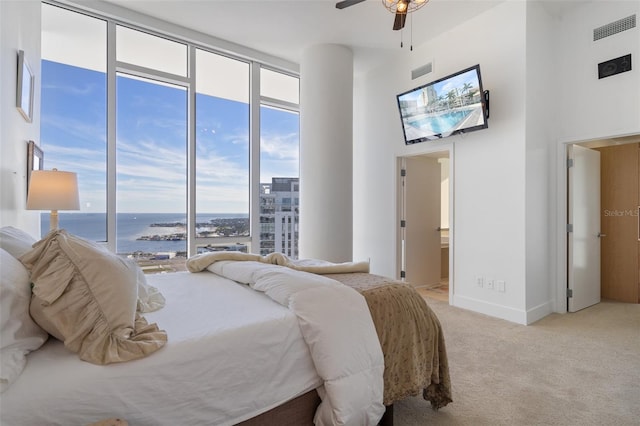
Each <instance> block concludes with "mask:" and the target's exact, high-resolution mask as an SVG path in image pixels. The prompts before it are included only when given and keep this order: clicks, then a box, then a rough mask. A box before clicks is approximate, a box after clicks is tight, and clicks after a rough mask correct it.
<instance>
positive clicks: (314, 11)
mask: <svg viewBox="0 0 640 426" xmlns="http://www.w3.org/2000/svg"><path fill="white" fill-rule="evenodd" d="M105 1H107V2H108V3H113V4H116V5H119V6H121V7H124V8H127V9H131V10H134V11H136V12H140V13H144V14H146V15H150V16H152V17H154V18H158V19H161V20H164V21H169V22H171V23H174V24H178V25H181V26H184V27H187V28H190V29H192V30H196V31H199V32H202V33H205V34H209V35H212V36H214V37H217V38H220V39H224V40H227V41H231V42H233V43H237V44H240V45H244V46H246V47H250V48H252V49H255V50H258V51H262V52H265V53H268V54H270V55H273V56H276V57H280V58H282V59H286V60H289V61H292V62H295V63H300V60H301V57H302V53H303V51H304V50H305V49H306V48H307V47H309V46H312V45H315V44H325V43H337V44H344V45H347V46H350V47H351V48H352V50H353V52H354V67H355V70H356V72H360V71H363V70H366V69H369V68H371V67H372V66H375V65H377V64H378V63H380V62H382V61H385V60H389V59H390V58H392V57H393V56H395V55H400V54H409V45H410V44H411V39H412V38H413V44H414V46H418V45H419V44H421V43H422V42H424V41H426V40H428V39H430V38H432V37H434V36H437V35H438V34H440V33H442V32H444V31H446V30H447V29H449V28H452V27H454V26H456V25H459V24H460V23H462V22H464V21H465V20H468V19H470V18H472V17H474V16H476V15H478V14H480V13H482V12H484V11H486V10H487V9H490V8H492V7H494V6H496V5H497V4H499V3H501V2H503V1H505V0H430V1H429V3H428V4H427V5H425V6H424V7H422V8H421V9H419V10H418V11H416V12H414V13H412V14H411V15H409V17H408V18H407V23H406V26H405V29H404V31H402V37H403V39H404V48H403V49H401V48H400V40H401V34H400V31H393V30H392V25H393V18H394V16H393V14H392V13H390V12H389V11H387V10H386V9H385V8H384V6H383V5H382V1H381V0H366V1H364V2H362V3H359V4H356V5H354V6H351V7H349V8H346V9H342V10H339V9H336V7H335V4H336V1H335V0H105ZM508 1H523V0H508ZM538 1H544V2H545V4H548V5H549V8H550V11H551V12H552V13H561V12H562V11H563V10H564V9H566V7H569V6H571V5H574V4H578V3H580V2H584V1H588V0H538ZM487 31H491V29H487Z"/></svg>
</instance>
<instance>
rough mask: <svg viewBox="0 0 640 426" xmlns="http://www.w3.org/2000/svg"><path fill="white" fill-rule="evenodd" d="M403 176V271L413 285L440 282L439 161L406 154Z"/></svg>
mask: <svg viewBox="0 0 640 426" xmlns="http://www.w3.org/2000/svg"><path fill="white" fill-rule="evenodd" d="M405 170H406V176H405V179H404V219H405V229H404V269H403V270H404V272H405V280H406V281H407V282H408V283H409V284H411V285H413V286H416V287H435V286H438V285H440V277H441V263H440V256H441V246H442V244H441V238H440V231H439V227H440V163H438V160H437V159H436V158H431V157H408V158H406V162H405Z"/></svg>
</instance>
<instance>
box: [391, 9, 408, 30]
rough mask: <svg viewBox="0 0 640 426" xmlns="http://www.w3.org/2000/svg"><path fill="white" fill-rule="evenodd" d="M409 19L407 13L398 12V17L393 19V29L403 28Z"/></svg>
mask: <svg viewBox="0 0 640 426" xmlns="http://www.w3.org/2000/svg"><path fill="white" fill-rule="evenodd" d="M406 21H407V14H406V13H399V12H396V18H395V19H394V20H393V29H394V30H401V29H403V28H404V23H405V22H406Z"/></svg>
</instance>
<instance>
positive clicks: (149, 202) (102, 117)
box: [40, 2, 299, 268]
mask: <svg viewBox="0 0 640 426" xmlns="http://www.w3.org/2000/svg"><path fill="white" fill-rule="evenodd" d="M251 105H256V107H252V106H251ZM41 114H42V120H41V122H42V128H41V137H42V141H41V144H40V145H41V147H42V148H43V150H44V152H45V162H44V167H45V168H46V169H50V168H53V167H55V168H58V169H59V170H66V171H75V172H77V173H78V181H79V186H80V201H81V209H80V211H79V212H61V213H60V227H62V228H67V229H68V230H69V232H72V233H75V234H77V235H80V236H82V237H85V238H88V239H92V240H94V241H100V242H104V243H105V244H106V245H107V246H108V247H109V248H110V249H111V250H114V251H115V252H117V253H119V254H122V255H127V256H131V257H135V258H137V259H138V260H139V261H140V262H141V263H142V264H145V265H147V266H148V267H149V268H152V267H153V266H152V264H153V262H152V261H154V260H156V261H160V262H163V261H166V262H167V263H170V261H171V259H180V258H182V259H184V257H186V256H187V255H189V254H191V255H192V254H195V253H197V252H202V251H206V250H242V251H251V252H256V253H259V252H263V253H264V252H265V251H264V250H262V247H265V246H269V245H270V244H271V242H270V241H271V240H270V241H269V242H267V243H263V241H262V237H263V234H262V233H261V232H260V223H259V222H260V214H259V213H257V209H259V206H260V201H258V198H259V196H258V195H257V194H259V193H260V189H258V186H259V184H260V183H263V182H269V184H271V182H272V180H273V179H275V178H278V179H281V178H286V179H288V182H289V183H290V185H289V187H288V191H285V192H287V193H286V194H282V195H281V196H280V201H278V202H279V203H280V204H282V199H284V200H285V201H286V202H287V204H288V205H287V206H285V208H284V209H281V210H283V211H287V212H289V213H288V217H286V218H284V219H283V218H280V222H281V223H282V224H285V225H286V226H285V225H283V226H284V228H283V229H279V231H278V235H279V237H278V238H279V241H280V246H279V247H280V249H277V248H276V249H277V250H278V251H282V252H285V253H286V254H289V255H293V256H295V255H296V254H297V220H298V219H297V216H298V213H299V212H298V209H297V188H298V145H299V131H298V127H299V116H298V78H297V76H295V75H293V74H290V73H288V72H287V73H285V72H281V71H279V70H274V69H268V68H264V67H263V66H262V64H259V63H255V62H252V61H250V60H247V59H245V58H234V57H233V56H231V55H229V54H228V53H225V54H221V53H218V52H216V51H215V46H211V47H206V46H204V45H197V46H196V45H194V44H192V43H190V42H186V41H182V40H176V39H174V38H172V37H168V36H165V35H163V34H160V33H157V32H152V31H150V30H148V29H145V30H143V29H139V28H135V26H134V25H131V23H127V24H123V23H120V22H117V21H115V20H113V19H111V18H105V17H101V16H95V15H93V14H90V13H87V12H85V11H82V10H75V9H74V10H69V9H67V8H63V7H61V6H60V5H58V4H55V3H53V2H51V3H49V2H45V3H43V13H42V111H41ZM294 183H295V184H294ZM280 187H283V186H282V185H280ZM252 210H256V212H254V213H253V214H252ZM291 211H294V212H295V217H294V215H293V214H291V213H290V212H291ZM42 218H43V224H42V229H43V233H44V232H46V231H47V230H48V224H47V223H46V220H48V214H43V215H42ZM280 228H282V226H281V227H280ZM266 237H268V238H270V239H271V238H272V237H273V235H269V236H266ZM283 238H285V240H286V239H288V240H286V241H284V242H283V241H282V239H283ZM294 247H295V249H294ZM271 251H273V250H271ZM156 263H157V262H156Z"/></svg>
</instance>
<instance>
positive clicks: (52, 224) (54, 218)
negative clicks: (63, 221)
mask: <svg viewBox="0 0 640 426" xmlns="http://www.w3.org/2000/svg"><path fill="white" fill-rule="evenodd" d="M56 229H58V210H51V215H50V216H49V231H54V230H56Z"/></svg>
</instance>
